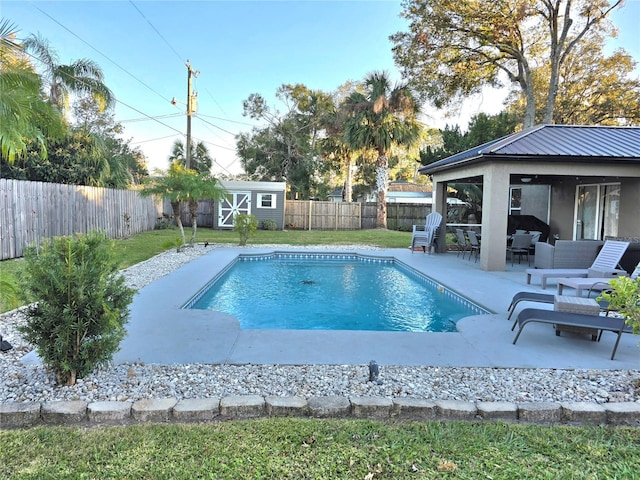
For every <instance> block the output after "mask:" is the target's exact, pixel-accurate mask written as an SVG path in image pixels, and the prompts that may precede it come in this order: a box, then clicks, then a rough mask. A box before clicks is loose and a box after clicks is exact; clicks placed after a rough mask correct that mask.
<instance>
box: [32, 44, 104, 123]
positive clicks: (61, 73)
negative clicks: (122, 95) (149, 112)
mask: <svg viewBox="0 0 640 480" xmlns="http://www.w3.org/2000/svg"><path fill="white" fill-rule="evenodd" d="M23 47H24V48H25V49H26V50H29V51H31V52H33V53H34V55H35V56H36V57H38V60H39V61H40V62H41V63H42V65H43V67H44V72H43V74H42V77H43V79H44V83H45V85H46V89H47V92H46V93H47V96H48V97H49V101H50V102H51V104H52V105H54V106H56V107H57V108H58V109H59V110H60V111H61V112H64V111H65V110H68V108H69V97H70V95H71V94H72V93H75V94H85V95H91V96H92V97H94V98H95V99H96V100H98V102H99V105H100V107H101V108H102V109H103V110H106V109H108V108H109V107H111V106H112V105H113V103H114V102H115V98H114V96H113V93H112V92H111V90H109V89H108V88H107V86H106V85H105V84H104V83H103V82H104V75H103V73H102V69H101V68H100V66H98V64H97V63H95V62H94V61H93V60H89V59H87V58H80V59H78V60H76V61H74V62H73V63H71V64H70V65H60V63H59V59H58V54H57V53H56V51H55V50H53V49H52V48H51V47H50V46H49V42H48V41H47V40H46V39H45V38H43V37H41V36H39V35H31V36H29V37H28V38H27V39H26V40H25V41H24V42H23Z"/></svg>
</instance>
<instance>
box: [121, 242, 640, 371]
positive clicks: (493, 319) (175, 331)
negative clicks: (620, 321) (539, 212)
mask: <svg viewBox="0 0 640 480" xmlns="http://www.w3.org/2000/svg"><path fill="white" fill-rule="evenodd" d="M315 250H316V249H313V248H291V247H284V246H283V247H282V248H251V249H247V248H217V249H214V250H212V251H211V252H210V253H208V254H205V255H203V256H202V257H200V258H197V259H195V260H193V261H192V262H190V263H189V264H187V265H185V266H183V267H182V268H180V269H178V270H176V271H174V272H172V273H171V274H169V275H167V276H165V277H163V278H161V279H160V280H157V281H155V282H153V283H152V284H150V285H148V286H146V287H144V288H142V289H141V290H140V291H139V292H138V293H137V294H136V296H135V298H134V301H133V303H132V305H131V317H130V320H129V323H128V325H127V330H128V335H127V337H126V338H125V339H124V340H123V342H122V343H121V349H120V351H119V352H118V353H117V354H116V355H115V357H114V361H115V362H116V363H130V362H144V363H160V364H174V363H176V364H178V363H207V364H288V365H302V364H334V365H342V364H359V365H361V364H367V363H368V362H369V361H370V360H372V359H375V360H376V361H377V362H378V363H379V364H381V365H405V366H411V365H421V366H443V367H444V366H446V367H505V368H507V367H514V368H517V367H522V368H557V369H599V370H608V369H615V370H618V369H637V368H638V367H640V347H639V346H638V343H639V342H640V337H639V336H634V335H628V334H625V335H623V336H622V339H621V341H620V345H619V347H618V350H617V353H616V358H615V360H610V356H611V351H612V349H613V345H614V342H615V339H616V336H615V335H614V334H612V333H610V332H605V333H604V334H603V336H602V340H601V341H600V342H592V341H591V340H590V336H587V335H578V334H570V333H563V334H562V336H560V337H557V336H556V335H555V332H554V330H553V327H552V326H550V325H544V324H530V325H528V326H527V327H526V328H525V329H524V331H523V333H522V335H521V336H520V338H519V339H518V343H517V344H516V345H513V344H512V342H513V338H514V337H515V332H512V331H511V325H512V322H511V321H507V314H506V310H507V307H508V305H509V303H510V301H511V298H512V297H513V295H514V294H515V293H517V292H519V291H523V290H527V291H532V292H540V293H555V291H556V285H555V283H551V284H550V285H549V286H548V287H547V289H546V290H542V289H541V288H540V287H539V285H527V284H526V275H525V272H524V271H525V269H526V268H527V265H526V263H523V264H522V265H517V264H516V265H514V266H513V267H512V266H511V265H507V271H504V272H485V271H483V270H481V269H480V267H479V263H474V262H473V261H469V260H467V259H465V260H462V259H461V258H457V257H456V254H455V253H445V254H433V255H426V254H424V253H422V252H415V253H411V251H410V250H409V249H385V250H362V251H358V250H355V251H354V250H348V251H347V250H341V249H340V248H339V247H338V246H336V247H335V248H331V249H326V248H323V249H322V250H318V251H319V252H322V253H327V252H336V253H345V252H348V253H354V252H355V253H360V254H363V255H369V256H381V257H394V258H396V259H397V260H398V261H400V262H402V263H404V264H406V265H408V266H410V267H412V268H414V269H416V270H418V271H419V272H422V273H424V274H425V275H427V276H429V277H431V278H433V279H434V280H436V281H437V282H439V283H441V284H442V285H444V286H446V287H448V288H450V289H451V290H454V291H456V292H458V293H459V294H461V295H463V296H465V297H467V298H468V299H470V300H472V301H473V302H475V303H477V304H479V305H481V306H483V307H485V308H487V309H488V310H490V311H493V312H495V314H493V315H478V316H472V317H467V318H464V319H462V320H460V321H459V322H458V330H459V332H458V333H411V332H364V331H344V330H341V331H319V330H243V329H241V328H240V327H239V324H238V322H237V320H236V319H234V318H233V317H231V316H229V315H226V314H223V313H220V312H213V311H207V310H187V309H181V308H180V307H181V306H182V305H184V304H185V303H186V302H187V301H188V300H189V299H190V298H191V297H192V296H193V295H195V294H196V293H197V292H198V290H199V289H200V288H201V287H202V286H203V285H205V284H206V283H207V282H208V281H209V280H210V279H211V278H212V277H214V276H215V275H216V274H218V273H220V272H221V271H223V270H224V268H225V267H226V266H227V265H228V264H229V262H231V261H232V260H233V259H234V258H236V257H237V256H238V255H239V254H243V253H244V254H248V253H251V254H260V253H270V252H274V251H305V252H308V251H315ZM527 306H535V307H539V308H549V309H551V308H553V307H552V306H551V305H541V304H537V305H536V304H531V303H527V304H524V303H523V304H521V306H520V307H519V309H520V308H524V307H527Z"/></svg>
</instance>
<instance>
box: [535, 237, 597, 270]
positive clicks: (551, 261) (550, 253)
mask: <svg viewBox="0 0 640 480" xmlns="http://www.w3.org/2000/svg"><path fill="white" fill-rule="evenodd" d="M602 244H603V242H601V241H598V240H575V241H574V240H556V244H555V245H550V244H548V243H543V242H538V243H536V255H535V259H534V261H533V266H534V267H535V268H589V267H590V266H591V264H592V263H593V261H594V260H595V258H596V256H597V255H598V251H599V250H600V248H601V247H602Z"/></svg>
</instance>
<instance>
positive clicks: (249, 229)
mask: <svg viewBox="0 0 640 480" xmlns="http://www.w3.org/2000/svg"><path fill="white" fill-rule="evenodd" d="M257 229H258V220H256V217H255V216H254V215H250V214H249V215H248V214H246V213H239V214H238V215H236V216H235V217H233V230H234V231H236V232H238V233H239V234H240V245H241V246H244V245H246V244H247V240H249V237H250V236H251V235H253V234H254V233H255V231H256V230H257Z"/></svg>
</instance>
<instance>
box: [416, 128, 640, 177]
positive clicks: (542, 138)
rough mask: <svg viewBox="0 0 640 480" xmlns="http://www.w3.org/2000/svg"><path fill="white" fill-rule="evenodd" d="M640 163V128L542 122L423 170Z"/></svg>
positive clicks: (428, 171)
mask: <svg viewBox="0 0 640 480" xmlns="http://www.w3.org/2000/svg"><path fill="white" fill-rule="evenodd" d="M497 159H505V160H507V159H508V160H515V159H523V160H528V161H531V160H532V159H535V160H538V161H567V160H569V161H585V160H597V161H602V162H611V161H615V162H620V161H622V162H624V163H626V162H630V163H637V162H640V127H601V126H584V125H539V126H536V127H533V128H530V129H527V130H523V131H522V132H518V133H514V134H512V135H508V136H506V137H503V138H499V139H497V140H493V141H491V142H488V143H485V144H483V145H479V146H477V147H474V148H471V149H469V150H466V151H464V152H460V153H457V154H455V155H452V156H450V157H447V158H444V159H442V160H439V161H437V162H434V163H432V164H430V165H426V166H424V167H422V168H420V169H419V172H420V173H426V174H430V173H433V172H436V171H442V170H447V169H449V168H454V167H455V166H460V165H463V164H466V163H473V162H478V161H483V160H497Z"/></svg>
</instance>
